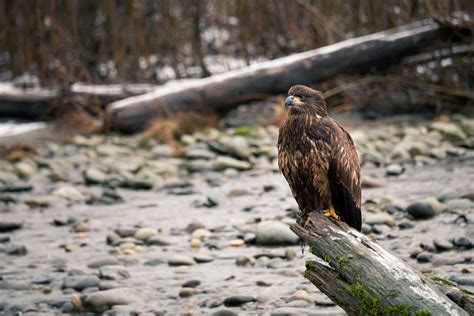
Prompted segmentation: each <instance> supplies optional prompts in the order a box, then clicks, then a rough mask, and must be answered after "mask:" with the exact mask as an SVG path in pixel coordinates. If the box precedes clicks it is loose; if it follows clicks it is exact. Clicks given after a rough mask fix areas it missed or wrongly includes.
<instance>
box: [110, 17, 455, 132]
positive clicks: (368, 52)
mask: <svg viewBox="0 0 474 316" xmlns="http://www.w3.org/2000/svg"><path fill="white" fill-rule="evenodd" d="M445 30H447V29H445V28H443V27H441V26H440V25H439V24H437V23H435V22H433V21H431V20H425V21H421V22H416V23H412V24H409V25H405V26H403V27H399V28H395V29H391V30H388V31H384V32H379V33H374V34H370V35H366V36H362V37H358V38H354V39H349V40H346V41H342V42H339V43H336V44H333V45H329V46H325V47H321V48H319V49H315V50H312V51H308V52H304V53H300V54H295V55H291V56H288V57H283V58H279V59H275V60H271V61H268V62H263V63H259V64H255V65H252V66H249V67H246V68H242V69H238V70H234V71H229V72H227V73H223V74H220V75H215V76H212V77H209V78H204V79H197V80H193V81H186V82H183V84H175V85H172V86H164V87H163V88H159V89H157V90H155V91H153V92H151V93H147V94H144V95H140V96H136V97H131V98H128V99H124V100H120V101H117V102H113V103H111V104H110V105H109V107H108V110H107V114H106V116H107V117H106V121H107V125H108V126H109V127H111V128H112V129H116V130H120V131H123V132H135V131H137V130H140V129H143V128H145V127H146V126H147V124H148V123H149V122H150V120H151V119H153V117H155V116H156V115H162V114H167V113H173V112H178V111H186V110H190V109H192V110H199V108H200V107H201V108H205V109H207V110H213V111H218V112H219V111H222V110H228V109H230V108H231V107H233V106H235V105H237V104H239V103H242V102H245V101H250V100H253V99H257V98H261V97H262V95H272V94H277V93H284V92H286V91H287V90H288V88H289V87H290V86H292V85H294V84H311V83H314V82H317V81H320V80H324V79H327V78H329V77H331V76H333V75H336V74H340V73H343V72H348V71H357V72H359V73H364V72H368V71H371V69H372V66H375V65H380V64H384V65H386V64H387V65H388V64H391V63H392V64H393V62H396V61H399V60H400V59H401V58H403V57H404V56H407V55H411V54H414V53H417V52H419V51H420V50H423V49H426V48H427V47H429V44H432V43H433V42H435V40H436V39H439V38H441V37H442V34H443V31H445Z"/></svg>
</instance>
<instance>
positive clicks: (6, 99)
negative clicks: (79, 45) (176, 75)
mask: <svg viewBox="0 0 474 316" xmlns="http://www.w3.org/2000/svg"><path fill="white" fill-rule="evenodd" d="M156 88H157V86H156V85H150V84H111V85H92V84H84V83H75V84H73V85H71V86H70V87H69V88H68V89H66V91H61V90H60V89H56V88H28V87H26V88H23V87H17V86H15V85H13V84H12V83H0V116H14V117H27V118H41V117H42V116H44V115H45V114H47V113H49V112H51V111H52V110H54V106H55V104H57V102H56V101H60V99H61V97H63V96H64V94H65V93H67V95H68V97H72V98H83V99H84V98H85V100H88V101H90V100H93V101H94V102H95V103H98V104H99V105H101V106H105V105H107V104H109V103H110V102H114V101H117V100H120V99H124V98H128V97H131V96H136V95H139V94H144V93H149V92H151V91H154V90H155V89H156Z"/></svg>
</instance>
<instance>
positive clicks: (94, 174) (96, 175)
mask: <svg viewBox="0 0 474 316" xmlns="http://www.w3.org/2000/svg"><path fill="white" fill-rule="evenodd" d="M83 177H84V180H85V181H86V183H89V184H101V183H104V182H106V181H107V175H106V174H105V173H104V172H102V171H100V170H99V169H96V168H93V167H92V168H88V169H86V170H85V171H84V172H83Z"/></svg>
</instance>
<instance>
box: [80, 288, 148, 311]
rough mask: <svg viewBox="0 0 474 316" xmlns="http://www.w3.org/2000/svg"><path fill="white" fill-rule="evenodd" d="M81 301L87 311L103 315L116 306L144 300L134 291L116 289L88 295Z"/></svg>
mask: <svg viewBox="0 0 474 316" xmlns="http://www.w3.org/2000/svg"><path fill="white" fill-rule="evenodd" d="M81 301H82V305H83V306H84V308H85V309H86V311H92V312H99V313H101V312H105V311H106V310H109V309H111V308H112V307H113V306H115V305H129V304H134V303H140V302H141V301H142V300H141V299H140V297H139V296H138V295H137V294H136V292H135V291H133V290H132V289H129V288H116V289H111V290H105V291H98V292H93V293H88V294H86V295H84V296H83V297H81Z"/></svg>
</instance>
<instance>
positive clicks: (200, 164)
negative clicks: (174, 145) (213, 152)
mask: <svg viewBox="0 0 474 316" xmlns="http://www.w3.org/2000/svg"><path fill="white" fill-rule="evenodd" d="M183 167H184V168H185V169H186V170H188V171H189V172H205V171H211V170H212V169H213V168H214V163H213V162H212V161H211V160H209V159H195V160H188V161H186V162H185V163H184V164H183Z"/></svg>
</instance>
